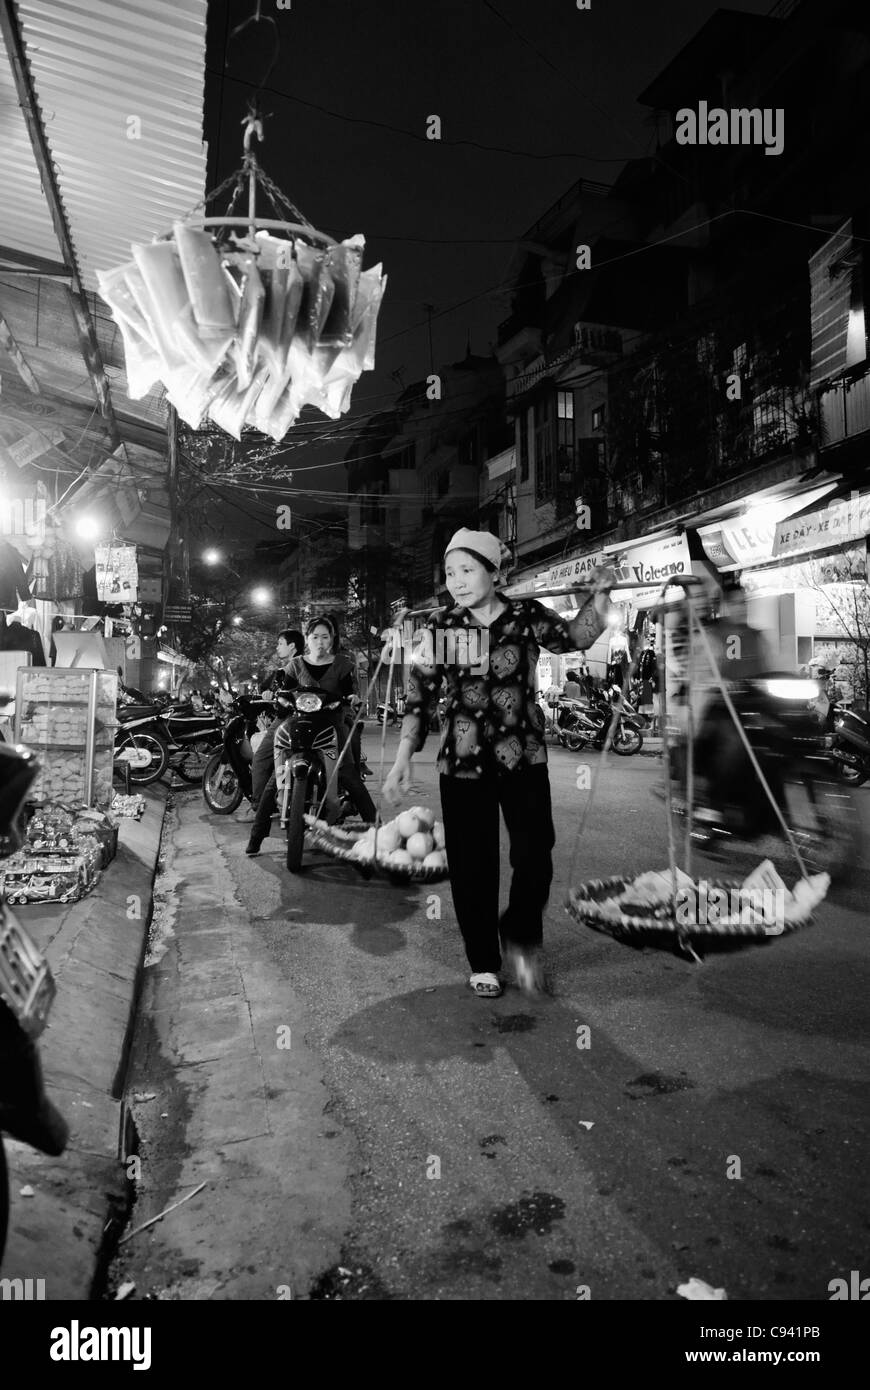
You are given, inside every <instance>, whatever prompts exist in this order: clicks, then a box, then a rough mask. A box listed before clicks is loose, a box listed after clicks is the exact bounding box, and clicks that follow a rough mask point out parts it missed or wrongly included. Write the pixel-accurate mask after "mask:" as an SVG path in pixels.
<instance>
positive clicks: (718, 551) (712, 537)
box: [701, 527, 734, 569]
mask: <svg viewBox="0 0 870 1390" xmlns="http://www.w3.org/2000/svg"><path fill="white" fill-rule="evenodd" d="M701 544H702V545H703V547H704V550H705V552H706V555H707V559H708V560H710V561H711V563H712V564H714V565H715V566H716V568H717V569H722V567H723V566H724V565H733V563H734V556H733V555H732V554H731V551H730V550H729V549H728V547H727V545H726V544H725V537H724V536H723V535H722V528H721V527H720V528H719V529H718V530H717V531H711V532H710V534H709V536H701Z"/></svg>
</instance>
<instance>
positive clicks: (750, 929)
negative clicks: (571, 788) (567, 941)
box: [565, 877, 812, 945]
mask: <svg viewBox="0 0 870 1390" xmlns="http://www.w3.org/2000/svg"><path fill="white" fill-rule="evenodd" d="M632 883H633V880H632V879H630V878H623V877H616V878H604V879H591V880H590V881H589V882H588V883H583V884H581V885H580V886H579V888H569V890H568V901H567V903H566V904H565V910H566V912H567V913H568V914H569V916H571V917H573V918H574V919H575V921H577V922H580V923H582V924H583V925H584V926H587V927H592V929H593V930H594V931H600V932H605V933H607V934H608V935H609V936H612V937H613V938H614V940H615V941H625V942H628V943H630V944H632V945H637V944H640V943H641V940H642V939H643V942H644V944H650V945H654V944H656V940H658V942H659V943H663V942H664V941H665V940H667V941H668V942H669V943H673V940H674V938H675V937H676V938H679V939H683V940H688V939H690V938H695V937H718V938H720V939H722V938H726V937H749V938H753V939H755V940H766V939H768V938H770V937H772V936H780V935H782V934H783V933H785V932H790V931H794V930H796V929H797V928H798V927H800V926H805V925H806V924H807V923H808V922H810V921H811V920H812V914H811V913H807V914H806V915H805V916H803V917H800V918H793V919H792V920H787V921H782V922H780V923H778V924H777V926H776V928H775V929H773V930H772V929H771V927H770V926H769V925H767V924H766V923H765V922H764V921H751V920H748V914H742V913H741V914H730V915H728V916H727V919H726V920H716V917H715V916H714V915H713V914H711V915H710V916H709V917H708V916H707V914H698V913H695V914H694V915H695V917H696V920H695V921H685V922H682V921H678V920H677V916H676V914H675V912H674V906H673V903H672V902H661V903H657V904H650V905H649V906H640V905H638V906H633V907H632V909H631V910H628V909H627V908H623V907H622V906H621V904H616V903H614V899H615V898H617V897H618V896H619V894H621V893H623V892H624V891H625V890H626V889H628V888H629V887H630V886H631V885H632ZM740 888H741V885H740V884H739V883H737V882H736V881H727V882H726V881H716V882H711V883H710V884H709V889H710V890H711V891H712V890H713V889H719V890H723V891H724V892H726V893H728V894H729V895H730V894H732V893H735V892H736V893H739V892H740ZM687 915H688V914H687Z"/></svg>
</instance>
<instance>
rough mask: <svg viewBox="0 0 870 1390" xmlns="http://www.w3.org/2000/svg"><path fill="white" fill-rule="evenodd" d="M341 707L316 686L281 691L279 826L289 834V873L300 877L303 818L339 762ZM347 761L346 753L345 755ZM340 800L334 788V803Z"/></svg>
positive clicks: (313, 807)
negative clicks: (337, 716) (337, 721)
mask: <svg viewBox="0 0 870 1390" xmlns="http://www.w3.org/2000/svg"><path fill="white" fill-rule="evenodd" d="M343 703H344V702H343V701H342V700H341V699H336V698H335V696H334V695H331V694H329V693H328V692H327V691H325V690H322V689H320V687H318V686H310V687H306V688H305V689H304V690H282V691H280V692H279V694H278V695H277V697H276V700H275V706H276V710H277V712H278V714H279V715H280V714H283V713H285V712H286V718H285V719H284V721H283V723H281V724H279V726H278V728H277V729H276V730H275V771H276V774H277V778H278V805H279V807H280V811H281V826H282V828H284V829H285V830H286V833H287V868H288V869H289V870H290V872H291V873H294V874H295V873H298V872H299V870H300V868H301V867H302V851H303V847H304V844H305V816H306V815H307V814H309V813H310V812H313V811H315V810H316V809H317V807H318V806H319V805H320V803H321V801H322V800H323V795H324V792H325V791H326V786H327V783H328V782H329V779H330V777H331V775H332V766H331V764H334V763H335V762H336V760H337V758H338V754H339V746H338V735H337V733H336V729H335V722H334V721H335V714H336V711H337V710H338V709H340V708H341V706H342V704H343ZM346 756H349V753H348V754H347V755H346ZM340 795H341V793H340V788H338V787H337V788H336V798H339V797H340Z"/></svg>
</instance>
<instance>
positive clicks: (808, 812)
mask: <svg viewBox="0 0 870 1390" xmlns="http://www.w3.org/2000/svg"><path fill="white" fill-rule="evenodd" d="M730 694H731V699H732V701H733V704H734V707H735V710H736V712H737V715H738V717H739V719H740V724H741V727H742V728H743V731H744V733H745V734H746V736H747V740H748V742H749V744H750V747H751V748H752V751H753V753H754V754H755V757H756V759H757V760H758V763H759V766H760V767H761V770H762V772H763V774H764V778H765V781H766V782H767V784H768V786H769V787H770V789H771V792H772V794H773V797H774V799H775V801H776V804H777V806H778V807H779V809H780V811H781V812H782V815H783V817H784V819H785V821H786V823H787V824H788V826H789V829H790V830H791V832H792V834H793V836H794V838H795V842H796V843H797V845H798V848H799V849H800V851H801V855H802V857H803V860H804V863H805V864H806V867H807V870H808V872H809V873H823V872H824V873H829V874H830V875H831V876H832V877H833V876H834V875H835V874H840V873H842V872H843V871H844V870H845V869H846V868H847V866H848V865H849V864H850V863H851V862H853V861H854V857H855V834H856V826H857V822H856V817H855V814H854V807H853V805H852V801H851V798H850V796H849V793H848V792H847V791H846V790H845V789H844V788H843V786H842V785H838V783H837V782H836V781H835V780H834V778H833V776H832V770H831V766H830V761H829V752H828V749H827V747H826V736H825V733H824V730H823V729H822V728H821V727H820V725H819V721H818V715H817V712H816V711H815V710H814V709H813V708H811V707H810V705H809V703H808V702H809V701H810V700H812V699H813V698H814V697H815V696H817V694H818V686H817V684H816V682H815V681H811V680H804V679H801V678H798V677H796V676H793V675H788V674H784V673H782V672H772V673H770V674H768V675H765V676H759V677H756V678H755V679H753V680H745V681H741V682H735V684H734V685H733V687H731V688H730ZM674 761H675V763H676V774H677V776H678V778H679V777H681V776H682V767H683V765H684V759H683V758H682V757H680V756H678V757H677V758H676V759H675V760H674ZM695 771H696V774H697V776H698V778H699V783H700V793H699V794H700V799H701V800H704V799H705V800H706V801H707V802H714V803H715V804H713V805H699V808H698V814H699V817H700V820H699V824H698V827H697V829H696V831H695V832H694V835H695V839H696V840H697V841H698V842H699V843H702V844H706V845H709V846H710V847H711V848H713V849H715V848H716V846H717V844H718V845H720V846H721V845H724V844H725V843H726V842H727V841H728V840H729V839H730V840H732V841H733V840H734V839H735V838H737V839H741V840H749V841H752V840H756V839H758V838H759V837H761V836H764V835H774V836H781V835H782V827H781V826H780V823H779V819H778V817H777V815H776V813H775V811H774V809H773V807H772V806H771V804H770V801H769V799H768V797H767V796H766V795H765V794H764V792H763V789H762V788H761V787H760V786H759V782H758V777H757V775H756V772H755V769H754V768H753V766H752V764H751V762H750V759H749V756H748V754H747V752H746V749H745V747H744V744H743V742H742V740H741V738H740V735H739V733H738V731H737V729H736V728H735V726H734V723H733V720H732V718H731V715H730V714H729V712H728V709H727V707H726V705H725V702H724V699H723V698H722V697H721V695H720V696H718V697H716V698H714V700H713V701H712V702H711V704H710V705H709V706H708V708H707V710H706V711H705V714H704V718H703V722H702V725H701V728H700V729H699V730H698V737H697V742H696V748H695ZM705 792H706V796H705ZM675 809H677V810H678V812H679V811H682V812H683V813H684V812H685V790H684V788H683V789H682V801H681V804H678V806H677V807H676V808H675Z"/></svg>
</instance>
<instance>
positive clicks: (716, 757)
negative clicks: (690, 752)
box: [689, 580, 768, 821]
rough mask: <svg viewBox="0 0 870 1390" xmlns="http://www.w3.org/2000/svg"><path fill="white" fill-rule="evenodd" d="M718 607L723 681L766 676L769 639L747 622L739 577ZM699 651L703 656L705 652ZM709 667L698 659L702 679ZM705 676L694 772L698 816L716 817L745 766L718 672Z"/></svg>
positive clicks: (711, 630)
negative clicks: (734, 778)
mask: <svg viewBox="0 0 870 1390" xmlns="http://www.w3.org/2000/svg"><path fill="white" fill-rule="evenodd" d="M718 610H719V611H718V617H717V618H716V620H715V621H714V622H713V623H711V624H710V626H709V627H708V628H707V633H708V636H709V638H710V642H711V646H712V648H713V651H714V654H715V657H716V662H717V665H718V667H719V670H720V672H721V675H722V678H723V680H725V681H727V682H729V683H737V682H740V681H744V680H752V679H754V678H755V677H757V676H759V675H761V674H762V672H763V671H764V670H765V669H766V667H767V665H768V662H767V658H766V656H765V651H764V638H763V635H762V633H761V632H760V631H759V629H758V628H755V627H752V626H751V625H750V623H749V621H748V615H747V604H746V592H745V590H744V589H743V587H742V585H741V584H740V582H739V580H732V581H731V582H730V583H729V584H728V586H727V587H726V588H724V589H723V591H722V595H721V598H720V600H719V605H718ZM699 656H701V659H702V661H703V656H702V654H700V653H699ZM705 666H706V662H705V661H704V663H703V665H701V664H700V663H699V669H700V673H701V678H702V681H703V679H704V675H703V673H704V667H705ZM706 676H707V688H706V690H705V691H703V693H702V703H701V704H700V708H699V713H698V717H697V725H696V733H695V740H694V742H695V748H694V763H695V772H696V774H697V776H698V779H699V784H700V786H699V795H698V809H697V818H698V820H701V821H704V820H708V821H715V820H717V819H718V813H717V812H716V811H715V810H713V809H712V808H713V806H714V805H715V804H716V802H717V800H720V799H721V798H722V797H723V795H724V796H725V798H726V799H727V796H728V787H729V785H730V779H731V777H732V776H733V775H735V774H736V772H737V771H738V767H742V764H743V759H742V758H740V760H739V764H735V760H734V752H735V738H739V735H738V734H737V731H736V730H735V729H734V726H733V721H732V718H731V715H730V713H729V711H728V709H727V708H726V707H725V705H724V703H723V702H722V701H721V700H720V699H717V698H716V687H715V685H714V677H713V672H712V671H707V672H706ZM689 698H690V699H691V692H690V695H689ZM741 748H742V745H741Z"/></svg>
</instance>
